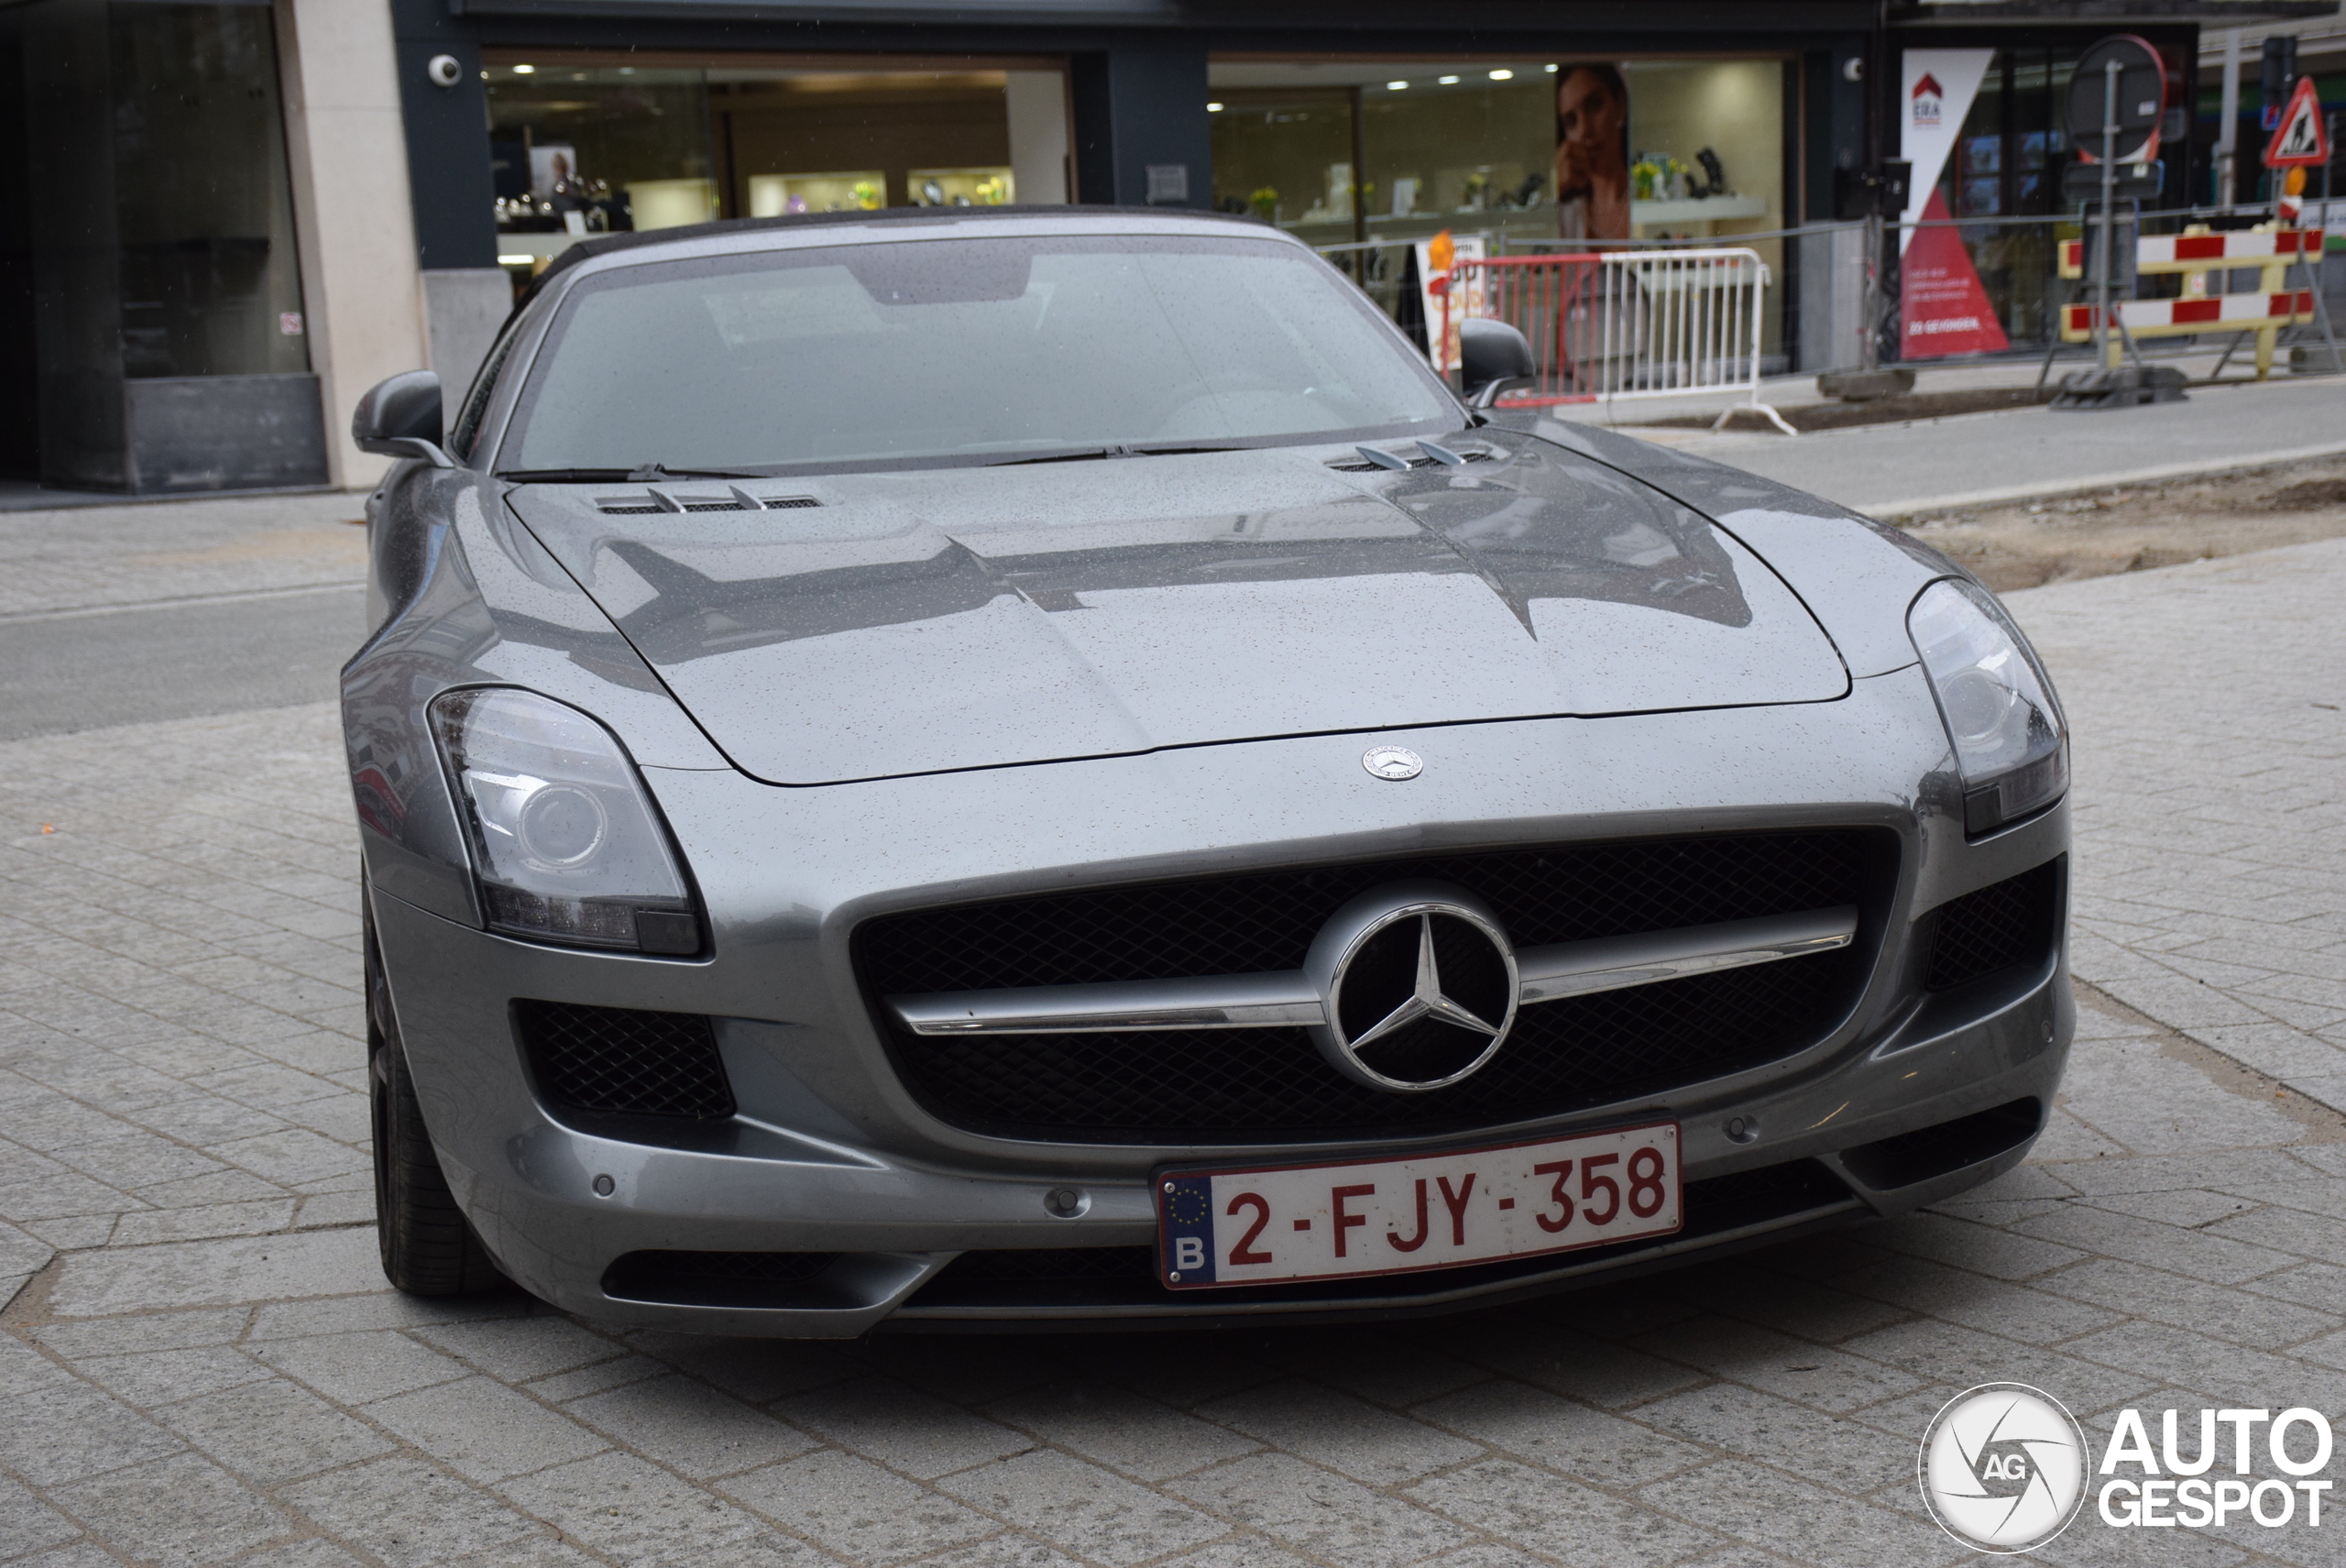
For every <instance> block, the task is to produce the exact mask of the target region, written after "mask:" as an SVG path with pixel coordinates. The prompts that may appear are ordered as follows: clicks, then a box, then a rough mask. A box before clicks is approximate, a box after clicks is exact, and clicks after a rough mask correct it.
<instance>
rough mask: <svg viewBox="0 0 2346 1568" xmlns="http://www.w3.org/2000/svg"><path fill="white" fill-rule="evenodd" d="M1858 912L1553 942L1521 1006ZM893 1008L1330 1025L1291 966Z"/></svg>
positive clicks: (967, 1022)
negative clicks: (1272, 970)
mask: <svg viewBox="0 0 2346 1568" xmlns="http://www.w3.org/2000/svg"><path fill="white" fill-rule="evenodd" d="M1857 930H1858V912H1857V909H1856V908H1855V907H1854V906H1853V905H1839V906H1837V907H1835V908H1831V909H1818V910H1812V911H1810V912H1808V913H1806V914H1802V915H1774V916H1766V917H1764V918H1761V919H1758V920H1729V921H1724V922H1721V923H1720V924H1718V925H1715V926H1688V927H1683V928H1681V929H1679V930H1675V931H1653V932H1649V933H1646V934H1645V935H1642V936H1637V937H1606V938H1599V939H1598V940H1595V941H1588V942H1557V943H1554V944H1551V945H1550V946H1547V947H1540V948H1523V949H1521V950H1520V951H1518V953H1517V954H1516V956H1515V958H1516V968H1517V970H1518V973H1519V975H1520V977H1521V982H1522V992H1521V1001H1522V1003H1523V1004H1525V1005H1527V1006H1528V1005H1529V1004H1531V1003H1539V1002H1555V1001H1559V1000H1561V999H1562V998H1564V997H1568V996H1589V995H1594V994H1595V993H1596V992H1600V991H1620V990H1624V989H1626V988H1628V987H1629V986H1636V985H1654V984H1658V983H1660V982H1661V981H1668V980H1681V979H1683V978H1685V977H1686V976H1688V975H1696V974H1708V973H1710V972H1712V971H1713V970H1727V969H1741V968H1743V967H1744V966H1746V965H1748V964H1764V963H1773V962H1775V961H1776V960H1778V959H1796V958H1802V957H1804V956H1805V955H1807V954H1810V953H1823V952H1830V951H1832V950H1833V949H1834V948H1846V947H1847V946H1848V945H1849V943H1850V942H1851V941H1853V940H1854V939H1855V938H1856V936H1857ZM885 1001H886V1003H887V1006H888V1010H889V1011H890V1012H892V1013H893V1014H895V1015H896V1017H897V1019H898V1020H899V1021H900V1022H902V1023H903V1024H904V1026H905V1027H906V1028H908V1029H910V1030H911V1031H912V1032H913V1033H914V1034H915V1035H928V1036H949V1035H1067V1034H1082V1035H1092V1034H1145V1033H1147V1032H1149V1031H1151V1030H1173V1029H1272V1028H1281V1027H1293V1026H1295V1025H1314V1024H1321V1023H1324V1022H1326V1014H1325V1012H1324V1010H1323V1009H1322V1007H1321V1001H1320V994H1319V992H1317V991H1315V990H1314V989H1313V988H1312V985H1311V982H1310V981H1308V980H1306V979H1305V978H1304V976H1303V973H1302V971H1300V970H1282V971H1280V972H1277V973H1274V974H1233V975H1206V976H1200V977H1196V978H1193V979H1184V980H1140V981H1116V982H1112V983H1106V984H1099V985H1028V986H1012V987H1005V988H1003V989H1000V990H994V991H939V992H928V993H926V994H924V995H916V996H891V997H888V998H886V999H885Z"/></svg>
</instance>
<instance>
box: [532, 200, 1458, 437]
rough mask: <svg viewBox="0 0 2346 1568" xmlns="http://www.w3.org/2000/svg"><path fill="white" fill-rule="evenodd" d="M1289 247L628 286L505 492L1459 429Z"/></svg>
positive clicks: (592, 304)
mask: <svg viewBox="0 0 2346 1568" xmlns="http://www.w3.org/2000/svg"><path fill="white" fill-rule="evenodd" d="M1458 422H1459V412H1458V409H1457V406H1456V404H1455V403H1453V402H1452V401H1451V400H1449V398H1448V397H1447V396H1446V395H1445V394H1444V392H1443V391H1442V385H1441V383H1440V382H1439V381H1437V380H1436V379H1435V378H1433V376H1432V374H1431V372H1430V371H1428V370H1427V369H1426V367H1425V366H1424V365H1423V364H1422V363H1420V362H1419V361H1417V360H1416V359H1415V358H1414V356H1411V355H1410V354H1409V351H1408V350H1407V348H1406V347H1405V346H1404V345H1402V344H1401V343H1400V342H1399V341H1398V340H1397V339H1396V338H1395V336H1394V334H1393V333H1392V331H1391V329H1390V328H1389V327H1387V325H1386V324H1385V323H1384V322H1383V320H1382V319H1381V318H1380V317H1379V316H1378V315H1377V314H1376V311H1375V307H1373V306H1372V305H1370V304H1369V303H1368V302H1367V301H1366V300H1365V298H1363V297H1362V296H1361V295H1360V294H1359V293H1358V291H1355V290H1354V289H1353V288H1352V287H1351V286H1350V285H1349V284H1347V283H1345V282H1344V281H1343V280H1342V279H1341V278H1339V277H1337V276H1336V275H1335V274H1334V273H1333V272H1332V271H1331V270H1329V269H1327V268H1326V267H1325V266H1323V265H1321V263H1320V262H1319V261H1318V260H1317V259H1316V258H1313V257H1312V256H1310V254H1309V253H1308V252H1305V251H1302V250H1300V249H1299V248H1298V247H1295V246H1292V245H1288V244H1282V243H1280V242H1277V241H1270V240H1248V239H1244V238H1237V237H1231V238H1219V237H1204V236H1155V235H1151V236H1140V235H1068V236H1046V237H1040V238H985V239H928V240H893V241H882V242H877V243H872V244H866V245H856V246H837V247H821V248H817V249H806V250H786V251H764V252H760V253H757V254H755V255H751V256H729V257H712V258H696V259H692V260H684V261H671V262H662V263H655V264H651V265H646V266H641V267H629V268H619V269H613V270H611V271H609V272H607V273H604V274H602V275H600V276H597V277H594V278H591V279H587V280H583V281H582V282H581V283H580V284H579V286H578V288H577V289H576V291H574V292H573V293H572V295H571V296H570V298H569V299H568V301H567V302H565V304H564V306H563V310H562V314H561V316H560V318H559V319H558V320H557V321H556V323H554V331H553V333H552V334H550V335H549V337H548V339H547V345H546V348H545V350H544V351H543V353H541V354H540V355H539V356H538V358H537V363H536V365H535V367H534V368H533V369H532V375H531V382H530V385H529V386H528V387H527V388H526V389H524V392H523V395H522V397H521V402H520V405H519V407H518V409H517V410H516V413H515V426H516V427H515V430H514V431H513V432H512V433H510V434H509V435H508V436H507V438H506V440H505V442H504V444H503V447H502V452H501V460H500V462H499V467H500V468H501V469H503V470H506V471H508V472H512V471H516V470H520V471H530V472H544V471H561V470H571V469H612V468H619V469H638V468H647V467H649V466H651V465H653V464H658V465H661V466H664V467H665V468H667V469H670V470H677V471H684V470H692V469H706V470H727V471H759V472H771V471H780V470H784V469H792V468H804V467H808V466H823V467H829V466H842V465H863V466H893V465H895V464H902V463H909V462H922V463H929V462H937V461H944V462H971V463H986V462H1003V461H1015V460H1018V459H1019V458H1021V457H1024V456H1037V455H1086V454H1087V453H1089V454H1092V455H1097V454H1102V453H1107V452H1114V451H1119V450H1124V449H1151V448H1155V449H1165V448H1185V447H1186V448H1194V447H1197V446H1213V445H1223V444H1262V443H1266V442H1277V441H1298V440H1335V439H1343V438H1353V439H1359V438H1361V437H1365V436H1371V435H1379V434H1409V433H1424V432H1431V431H1433V430H1446V429H1451V428H1454V427H1455V426H1456V425H1457V424H1458Z"/></svg>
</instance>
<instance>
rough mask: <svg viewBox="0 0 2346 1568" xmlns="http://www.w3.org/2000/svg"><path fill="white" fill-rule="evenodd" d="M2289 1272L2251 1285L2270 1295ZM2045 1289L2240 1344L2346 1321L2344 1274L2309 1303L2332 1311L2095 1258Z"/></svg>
mask: <svg viewBox="0 0 2346 1568" xmlns="http://www.w3.org/2000/svg"><path fill="white" fill-rule="evenodd" d="M2306 1267H2319V1265H2307V1266H2306ZM2289 1272H2290V1271H2287V1270H2284V1271H2283V1272H2282V1273H2281V1274H2279V1275H2270V1276H2267V1277H2264V1278H2263V1279H2260V1280H2257V1281H2256V1282H2255V1283H2254V1286H2253V1289H2256V1290H2259V1291H2264V1290H2271V1289H2273V1288H2275V1282H2276V1281H2278V1280H2280V1279H2283V1278H2286V1277H2287V1275H2288V1273H2289ZM2045 1289H2046V1290H2049V1291H2058V1292H2060V1293H2061V1294H2062V1295H2064V1296H2074V1297H2077V1299H2080V1300H2086V1301H2093V1302H2098V1303H2099V1304H2100V1305H2101V1306H2103V1307H2104V1308H2107V1309H2110V1310H2112V1311H2114V1312H2120V1313H2124V1314H2128V1315H2131V1316H2134V1317H2140V1318H2149V1319H2151V1320H2152V1321H2154V1322H2161V1323H2165V1324H2167V1325H2168V1326H2169V1327H2171V1328H2177V1329H2188V1330H2190V1331H2191V1332H2194V1333H2201V1334H2213V1335H2215V1336H2216V1337H2218V1338H2220V1339H2227V1340H2231V1342H2233V1343H2236V1344H2246V1345H2265V1346H2270V1345H2286V1344H2294V1343H2297V1341H2299V1340H2304V1339H2309V1338H2311V1337H2313V1336H2314V1335H2317V1334H2319V1333H2321V1332H2323V1331H2325V1330H2328V1329H2332V1328H2336V1327H2338V1326H2339V1325H2340V1324H2341V1321H2346V1276H2341V1277H2339V1278H2337V1279H2334V1280H2323V1281H2320V1282H2319V1284H2318V1285H2316V1286H2315V1287H2314V1288H2313V1290H2312V1292H2311V1299H2317V1300H2326V1301H2327V1302H2328V1303H2329V1304H2330V1306H2331V1307H2332V1308H2334V1309H2335V1310H2333V1311H2319V1310H2311V1309H2309V1308H2305V1307H2298V1306H2295V1305H2291V1304H2289V1303H2288V1302H2286V1301H2280V1300H2275V1299H2272V1297H2271V1296H2269V1295H2263V1294H2251V1293H2250V1292H2249V1291H2248V1290H2237V1289H2228V1288H2224V1287H2222V1286H2220V1285H2210V1284H2209V1283H2208V1282H2207V1281H2205V1280H2200V1279H2187V1278H2185V1277H2182V1276H2181V1275H2176V1274H2167V1273H2164V1272H2162V1271H2160V1270H2158V1269H2154V1268H2144V1267H2143V1266H2141V1265H2139V1264H2132V1263H2121V1262H2119V1261H2118V1260H2116V1259H2114V1258H2095V1259H2093V1260H2091V1261H2089V1262H2087V1263H2081V1264H2079V1265H2077V1267H2075V1268H2068V1269H2064V1270H2062V1271H2061V1272H2060V1273H2059V1274H2056V1275H2055V1276H2053V1277H2051V1278H2049V1279H2047V1280H2046V1281H2045ZM2097 1326H2105V1325H2097Z"/></svg>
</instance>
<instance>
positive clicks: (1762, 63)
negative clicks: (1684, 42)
mask: <svg viewBox="0 0 2346 1568" xmlns="http://www.w3.org/2000/svg"><path fill="white" fill-rule="evenodd" d="M1582 70H1593V71H1595V72H1598V73H1601V74H1602V79H1603V80H1604V82H1606V93H1608V94H1609V93H1611V92H1612V85H1611V84H1612V83H1615V82H1617V83H1618V84H1619V91H1620V93H1621V95H1622V96H1625V97H1626V99H1627V103H1626V105H1624V107H1625V109H1626V115H1622V116H1620V119H1621V121H1622V122H1623V126H1622V129H1621V130H1620V131H1619V132H1618V136H1619V138H1620V139H1619V144H1618V147H1617V149H1615V150H1614V152H1613V156H1612V157H1611V158H1610V159H1609V160H1607V167H1606V168H1604V169H1602V170H1599V171H1598V174H1597V176H1596V178H1595V180H1593V181H1592V180H1588V179H1587V178H1586V177H1585V175H1584V173H1583V174H1582V175H1581V176H1578V177H1576V175H1575V171H1574V165H1573V160H1572V159H1571V157H1570V156H1568V155H1566V154H1565V153H1564V152H1563V151H1562V145H1563V143H1564V141H1565V140H1567V139H1569V137H1568V135H1567V132H1566V129H1565V126H1564V113H1563V111H1564V109H1565V107H1566V106H1567V105H1568V104H1570V102H1571V97H1572V95H1571V93H1569V91H1568V90H1567V84H1568V83H1569V82H1571V81H1572V80H1573V76H1574V73H1575V72H1576V71H1582ZM1790 70H1791V68H1790V65H1789V63H1788V62H1787V61H1786V60H1781V59H1776V58H1765V59H1747V60H1626V61H1605V60H1600V61H1587V60H1577V59H1573V58H1571V57H1565V58H1561V59H1559V58H1546V59H1540V58H1534V59H1519V58H1518V59H1496V58H1484V59H1475V60H1407V61H1394V60H1341V59H1338V60H1329V59H1320V60H1246V59H1228V60H1215V61H1214V62H1213V63H1212V65H1211V68H1210V71H1209V74H1208V82H1209V88H1210V93H1211V102H1210V103H1209V104H1208V109H1209V111H1210V118H1211V126H1212V138H1213V205H1214V206H1215V207H1216V208H1217V209H1218V210H1220V211H1222V212H1226V213H1233V214H1253V215H1254V216H1255V217H1258V218H1260V219H1262V220H1263V221H1264V222H1266V223H1271V224H1275V225H1277V226H1279V227H1280V228H1283V229H1286V230H1288V231H1289V232H1290V233H1292V234H1294V235H1296V236H1298V237H1299V238H1301V239H1304V240H1306V241H1309V242H1310V243H1311V244H1313V245H1315V246H1320V247H1344V246H1354V247H1362V246H1369V247H1376V248H1373V249H1369V250H1365V251H1358V250H1356V251H1354V252H1350V253H1347V252H1344V251H1342V250H1336V251H1334V254H1335V255H1337V256H1339V257H1342V258H1346V259H1345V261H1344V265H1345V266H1346V267H1347V269H1348V270H1350V271H1352V272H1353V273H1354V275H1355V276H1356V277H1358V278H1359V279H1360V280H1361V281H1362V283H1363V286H1364V287H1365V288H1367V289H1368V291H1369V292H1370V293H1371V294H1372V295H1373V296H1375V297H1376V298H1377V300H1378V301H1379V302H1380V303H1381V304H1383V305H1384V306H1385V307H1386V308H1387V310H1388V311H1391V312H1393V313H1396V314H1397V315H1406V313H1407V311H1408V308H1409V306H1408V301H1407V298H1406V294H1407V291H1406V290H1405V288H1404V286H1403V272H1404V269H1403V268H1402V267H1401V266H1400V265H1399V264H1398V252H1397V250H1396V248H1395V247H1398V246H1399V245H1400V244H1401V243H1402V242H1408V241H1415V240H1422V239H1426V238H1429V237H1431V236H1433V235H1434V234H1436V233H1439V232H1441V231H1442V230H1445V229H1447V230H1449V231H1451V232H1453V234H1458V235H1467V234H1474V235H1481V236H1485V246H1486V247H1487V249H1488V250H1489V251H1491V252H1492V253H1498V252H1501V251H1514V252H1521V251H1525V250H1532V249H1556V248H1567V249H1586V248H1589V247H1591V246H1592V245H1601V244H1602V243H1603V242H1604V241H1605V240H1606V239H1608V238H1614V239H1663V238H1672V239H1692V240H1712V241H1716V243H1718V244H1721V245H1734V244H1740V243H1745V241H1744V240H1743V239H1742V237H1741V236H1749V235H1757V234H1762V233H1765V232H1766V231H1769V230H1773V229H1781V228H1783V227H1785V226H1787V225H1789V224H1791V223H1792V222H1795V221H1796V219H1795V218H1794V216H1793V210H1792V203H1791V201H1790V199H1789V196H1790V193H1789V192H1788V190H1787V183H1786V181H1787V174H1786V171H1787V169H1788V167H1789V162H1790V159H1791V156H1792V152H1793V151H1794V147H1793V145H1792V144H1793V143H1794V142H1796V140H1797V137H1792V136H1788V134H1787V129H1786V126H1787V120H1786V112H1787V104H1788V102H1790V97H1789V88H1788V77H1789V75H1790ZM1705 155H1707V161H1706V160H1705ZM1608 179H1609V180H1610V181H1611V182H1612V184H1611V188H1610V189H1607V190H1604V191H1602V192H1599V193H1598V194H1597V195H1596V196H1595V198H1594V199H1592V196H1591V195H1590V194H1589V193H1588V192H1589V191H1590V190H1592V189H1593V188H1595V187H1596V186H1600V185H1602V184H1603V183H1604V181H1606V180H1608ZM1560 191H1562V193H1563V200H1562V201H1561V202H1560V201H1559V199H1558V198H1559V192H1560ZM1592 214H1595V217H1596V221H1595V222H1594V223H1592ZM1606 214H1611V216H1610V217H1609V218H1607V217H1606ZM1608 225H1609V226H1610V227H1611V228H1613V229H1614V230H1615V232H1611V233H1608V232H1606V230H1607V227H1608ZM1749 244H1750V245H1751V247H1752V248H1754V249H1756V250H1758V251H1759V254H1760V257H1761V258H1762V259H1763V260H1764V261H1766V262H1767V263H1768V264H1769V266H1770V269H1772V272H1773V275H1774V277H1775V279H1776V280H1777V282H1778V284H1779V288H1778V291H1777V293H1776V295H1775V296H1774V297H1773V298H1771V300H1770V304H1769V325H1768V329H1767V347H1768V349H1769V351H1770V352H1773V351H1775V350H1776V348H1777V345H1778V340H1779V339H1780V338H1781V319H1782V308H1781V284H1782V283H1783V281H1784V274H1783V271H1782V257H1781V241H1779V240H1776V239H1772V238H1764V239H1754V240H1750V241H1749Z"/></svg>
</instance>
